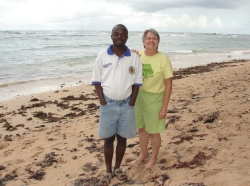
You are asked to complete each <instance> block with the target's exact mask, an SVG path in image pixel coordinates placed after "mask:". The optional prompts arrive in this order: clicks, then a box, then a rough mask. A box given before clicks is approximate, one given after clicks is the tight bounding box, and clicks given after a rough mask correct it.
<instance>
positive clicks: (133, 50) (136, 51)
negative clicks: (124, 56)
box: [131, 49, 141, 56]
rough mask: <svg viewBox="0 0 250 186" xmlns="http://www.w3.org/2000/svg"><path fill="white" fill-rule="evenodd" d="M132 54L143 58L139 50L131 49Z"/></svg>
mask: <svg viewBox="0 0 250 186" xmlns="http://www.w3.org/2000/svg"><path fill="white" fill-rule="evenodd" d="M131 52H133V53H136V54H137V55H138V56H141V55H140V54H139V51H138V50H135V49H131Z"/></svg>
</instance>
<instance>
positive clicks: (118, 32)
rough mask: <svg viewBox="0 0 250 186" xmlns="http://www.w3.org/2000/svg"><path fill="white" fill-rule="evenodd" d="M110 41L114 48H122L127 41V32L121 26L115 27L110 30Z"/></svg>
mask: <svg viewBox="0 0 250 186" xmlns="http://www.w3.org/2000/svg"><path fill="white" fill-rule="evenodd" d="M111 39H112V41H113V44H114V45H115V46H124V45H125V44H126V42H127V39H128V32H127V30H126V29H125V28H124V27H122V26H116V27H114V29H113V30H112V35H111Z"/></svg>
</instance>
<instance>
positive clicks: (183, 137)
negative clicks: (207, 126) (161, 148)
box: [169, 136, 193, 145]
mask: <svg viewBox="0 0 250 186" xmlns="http://www.w3.org/2000/svg"><path fill="white" fill-rule="evenodd" d="M173 138H181V139H180V140H179V141H175V142H170V143H169V144H172V143H173V144H177V145H178V144H180V143H183V142H184V141H185V140H186V141H190V140H192V139H193V136H174V137H173Z"/></svg>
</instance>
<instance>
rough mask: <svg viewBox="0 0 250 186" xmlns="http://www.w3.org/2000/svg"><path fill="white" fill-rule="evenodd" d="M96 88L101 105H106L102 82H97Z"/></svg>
mask: <svg viewBox="0 0 250 186" xmlns="http://www.w3.org/2000/svg"><path fill="white" fill-rule="evenodd" d="M95 90H96V93H97V96H98V98H99V101H100V104H101V105H106V104H107V102H106V100H105V99H104V94H103V89H102V86H101V84H95Z"/></svg>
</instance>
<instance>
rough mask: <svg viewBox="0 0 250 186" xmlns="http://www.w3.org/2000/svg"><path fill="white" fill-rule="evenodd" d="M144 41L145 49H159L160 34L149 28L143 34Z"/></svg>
mask: <svg viewBox="0 0 250 186" xmlns="http://www.w3.org/2000/svg"><path fill="white" fill-rule="evenodd" d="M142 42H143V46H144V48H145V49H147V50H155V51H157V50H158V45H159V42H160V35H159V33H158V32H157V31H156V30H155V29H153V28H150V29H147V30H145V31H144V33H143V35H142Z"/></svg>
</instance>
